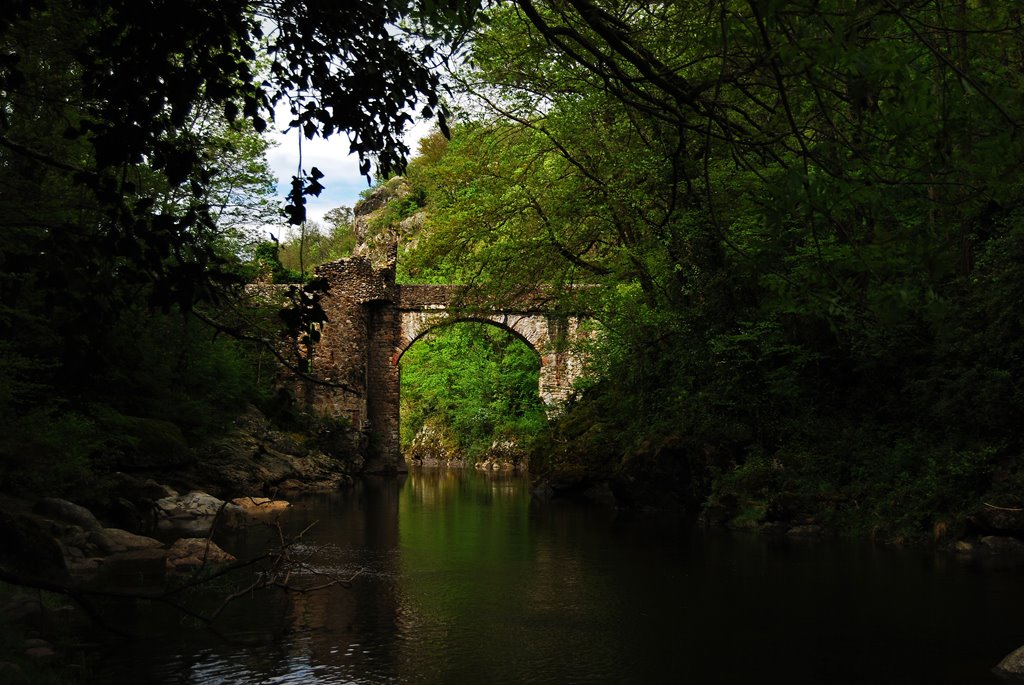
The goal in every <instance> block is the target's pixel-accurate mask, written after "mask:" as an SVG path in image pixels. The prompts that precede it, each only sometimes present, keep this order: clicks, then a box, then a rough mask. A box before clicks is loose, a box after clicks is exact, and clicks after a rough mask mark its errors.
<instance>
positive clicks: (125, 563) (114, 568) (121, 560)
mask: <svg viewBox="0 0 1024 685" xmlns="http://www.w3.org/2000/svg"><path fill="white" fill-rule="evenodd" d="M166 564H167V550H164V549H157V548H151V549H136V550H131V551H128V552H117V553H115V554H111V555H110V556H109V557H107V558H106V559H103V560H102V563H101V564H100V566H99V572H98V573H97V574H96V577H95V578H94V579H93V585H95V586H98V587H111V588H119V589H123V588H148V587H157V586H160V585H162V584H163V581H164V577H165V576H166V574H167V567H166Z"/></svg>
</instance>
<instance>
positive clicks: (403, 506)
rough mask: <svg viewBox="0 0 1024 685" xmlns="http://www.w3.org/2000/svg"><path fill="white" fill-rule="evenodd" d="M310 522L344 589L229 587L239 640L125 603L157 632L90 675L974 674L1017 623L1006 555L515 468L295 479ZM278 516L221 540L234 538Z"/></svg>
mask: <svg viewBox="0 0 1024 685" xmlns="http://www.w3.org/2000/svg"><path fill="white" fill-rule="evenodd" d="M313 522H316V525H315V526H314V527H313V528H312V529H311V532H310V534H309V537H308V540H306V541H305V542H304V544H305V545H306V547H305V548H304V550H305V552H306V553H307V554H308V555H309V558H308V560H309V563H310V564H311V565H312V566H313V567H314V568H316V569H318V570H319V571H323V572H326V573H333V574H338V575H343V576H347V575H350V574H352V573H355V572H356V571H358V570H360V569H362V570H363V572H362V574H361V575H360V576H359V577H358V579H357V581H356V582H355V583H354V585H353V587H352V588H351V589H344V588H339V587H334V588H330V589H327V590H323V591H320V592H315V593H311V594H285V593H281V592H275V593H265V594H261V595H258V596H257V597H255V598H253V599H252V600H251V601H249V600H246V601H242V602H239V603H237V604H235V605H232V607H231V608H230V609H229V611H228V612H226V613H225V615H224V616H223V617H222V619H221V620H220V621H218V624H217V625H218V627H219V628H220V629H221V630H222V631H223V632H224V633H225V634H227V635H228V636H229V637H230V638H231V639H232V640H233V641H234V644H226V643H224V642H221V641H218V640H216V639H215V638H213V637H212V636H211V635H210V634H209V633H207V632H205V631H201V630H199V629H198V628H197V627H196V626H194V625H190V624H188V623H187V622H184V623H183V622H182V620H181V617H180V616H178V615H174V614H173V613H171V612H167V611H163V610H161V609H159V607H141V608H140V607H135V608H134V609H132V610H125V612H124V614H123V616H122V617H121V620H122V621H123V624H122V625H124V626H129V627H131V628H132V630H133V631H134V632H138V633H140V634H145V635H150V636H153V637H150V638H149V639H145V640H141V641H139V643H138V644H137V645H133V647H132V651H131V653H130V654H128V653H126V652H125V650H124V649H123V648H120V646H117V647H115V648H113V649H108V652H107V657H108V660H107V661H106V662H105V665H104V666H103V667H102V668H100V669H99V671H98V673H97V680H96V681H97V682H119V683H120V682H132V683H145V682H166V683H387V682H400V683H521V682H531V683H533V682H550V683H555V682H557V683H563V682H579V683H583V682H636V683H660V682H672V683H744V682H760V681H764V680H768V679H771V680H781V681H783V682H788V683H822V682H827V683H865V682H872V683H876V682H881V683H885V682H893V683H895V682H900V683H906V682H910V683H916V682H928V683H931V682H937V683H943V682H944V683H983V682H989V681H994V679H993V678H992V676H991V674H990V673H989V671H988V669H989V668H990V667H991V666H992V664H994V663H995V662H996V661H998V659H999V658H1000V657H1001V656H1002V655H1003V654H1005V653H1006V652H1008V651H1010V650H1011V649H1013V648H1014V647H1016V646H1018V643H1020V642H1024V634H1022V633H1020V632H1019V626H1018V623H1017V615H1018V611H1017V607H1019V606H1021V604H1022V602H1024V588H1022V584H1021V583H1020V582H1019V578H1018V577H1017V576H1016V575H1015V574H1014V573H1013V572H999V571H992V570H986V571H984V572H976V570H975V569H973V568H972V567H971V566H967V565H964V564H962V563H959V562H956V561H955V560H952V559H951V558H946V559H944V560H943V561H942V563H936V559H935V557H934V556H933V555H929V554H918V553H910V552H896V551H893V550H880V549H877V548H873V547H870V546H863V545H852V544H845V543H838V542H837V543H823V544H802V543H796V542H793V541H787V540H784V539H772V538H764V537H743V536H731V535H728V534H704V533H701V532H699V531H694V530H693V529H692V527H691V526H690V525H689V524H688V522H686V521H681V520H679V519H675V518H661V517H657V516H650V515H630V514H628V513H622V512H619V513H616V512H613V511H609V510H605V509H600V508H594V507H584V506H579V505H575V504H567V503H560V502H552V503H546V504H543V505H535V504H531V501H530V497H529V488H528V483H527V482H526V481H525V480H523V479H522V478H520V477H517V476H490V475H487V474H478V473H474V472H460V471H444V470H422V471H414V472H412V473H410V474H409V476H408V477H407V478H406V479H405V480H404V481H403V480H397V481H396V480H385V479H378V480H367V481H364V482H363V483H361V484H359V485H357V486H356V487H354V488H352V489H350V490H346V491H344V492H340V493H332V494H329V495H317V496H310V497H307V498H305V499H303V500H302V501H300V502H299V503H298V505H297V506H296V507H295V508H294V510H293V512H292V514H291V515H290V520H289V521H288V529H289V530H290V531H297V530H301V529H303V528H305V527H306V526H308V525H309V524H311V523H313ZM271 534H273V532H272V531H268V530H266V529H250V530H249V531H247V532H245V533H242V534H238V535H235V536H234V537H230V538H225V539H223V540H221V543H222V544H223V546H225V547H226V548H229V549H231V550H232V551H234V552H235V553H236V554H238V555H239V556H242V557H244V556H245V555H247V554H248V555H252V554H257V553H259V552H261V551H262V549H264V547H265V545H266V544H267V540H268V536H270V535H271ZM299 580H303V579H301V578H300V579H299ZM310 580H312V578H310ZM223 592H224V588H221V589H219V590H217V591H215V592H213V593H212V594H211V599H210V601H215V600H217V599H218V598H219V597H221V596H223ZM238 642H242V643H244V645H243V646H239V645H238V644H237V643H238Z"/></svg>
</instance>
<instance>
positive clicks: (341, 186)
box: [267, 107, 435, 239]
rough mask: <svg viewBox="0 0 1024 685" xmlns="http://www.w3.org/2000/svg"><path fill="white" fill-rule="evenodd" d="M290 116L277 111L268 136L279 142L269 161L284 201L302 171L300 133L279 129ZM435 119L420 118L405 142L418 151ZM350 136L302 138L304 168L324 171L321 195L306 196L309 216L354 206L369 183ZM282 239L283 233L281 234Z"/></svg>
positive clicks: (318, 218)
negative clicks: (350, 144) (300, 169)
mask: <svg viewBox="0 0 1024 685" xmlns="http://www.w3.org/2000/svg"><path fill="white" fill-rule="evenodd" d="M290 119H291V115H290V113H289V112H288V110H287V107H284V108H282V109H281V111H279V112H278V113H277V126H278V128H275V129H274V130H273V131H272V132H270V133H269V136H268V137H269V138H270V140H272V141H273V142H274V143H276V145H275V146H274V147H272V148H271V149H270V150H268V151H267V162H268V163H269V164H270V170H271V172H272V173H273V174H274V175H275V176H276V177H277V192H278V195H279V196H280V198H281V199H282V201H283V200H284V198H285V197H286V196H287V195H288V191H289V190H290V189H291V180H292V176H295V175H296V174H297V173H298V170H299V135H300V134H299V132H298V131H297V130H290V131H286V132H284V133H282V132H281V131H280V128H281V126H282V125H283V123H284V122H287V121H289V120H290ZM434 125H435V124H434V122H433V121H417V122H416V124H415V125H413V126H412V128H410V129H409V130H408V131H406V133H405V137H404V140H405V144H406V145H408V146H409V149H410V150H412V154H414V155H415V154H416V150H417V143H418V142H419V140H420V139H421V138H423V137H424V136H426V135H427V134H429V133H430V132H431V130H433V128H434ZM348 145H349V143H348V137H347V136H346V135H345V134H344V133H336V134H335V135H333V136H331V137H330V139H328V140H324V139H323V138H319V137H318V138H314V139H313V140H309V139H307V138H305V137H303V139H302V168H303V169H305V171H306V172H307V173H308V172H309V170H310V169H312V168H313V167H316V168H317V169H319V170H320V171H321V172H323V174H324V178H322V179H320V183H322V184H323V186H324V190H323V192H321V193H320V196H319V197H307V198H306V217H307V219H310V220H313V221H317V222H322V221H323V218H324V214H325V213H327V211H328V210H331V209H334V208H335V207H341V206H342V205H345V206H348V207H355V204H356V202H358V201H359V194H360V193H361V192H362V191H364V190H366V189H367V188H368V187H369V186H368V184H367V181H366V177H365V176H362V175H361V174H360V173H359V157H358V156H357V155H355V154H350V153H349V151H348ZM278 238H279V239H283V236H280V235H279V236H278Z"/></svg>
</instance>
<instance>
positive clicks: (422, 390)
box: [401, 323, 546, 461]
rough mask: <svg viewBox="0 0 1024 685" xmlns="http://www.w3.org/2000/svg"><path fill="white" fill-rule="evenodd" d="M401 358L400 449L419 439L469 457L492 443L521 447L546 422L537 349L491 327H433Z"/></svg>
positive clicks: (476, 456) (483, 452)
mask: <svg viewBox="0 0 1024 685" xmlns="http://www.w3.org/2000/svg"><path fill="white" fill-rule="evenodd" d="M401 364H402V404H401V412H402V426H401V442H402V449H403V451H405V452H408V451H409V450H410V448H411V447H412V446H413V443H414V442H415V441H417V439H419V440H420V441H424V440H426V441H427V442H429V443H431V444H432V445H437V446H438V447H442V448H444V449H445V450H447V451H448V452H450V454H451V456H452V457H456V458H466V459H467V460H469V461H474V460H477V459H480V458H481V457H484V456H486V455H487V454H488V452H489V451H490V450H491V449H492V447H495V446H497V447H499V448H505V451H507V449H508V447H510V446H520V447H522V446H525V445H526V444H528V442H529V440H530V439H531V438H533V437H534V436H535V435H536V434H537V433H539V432H540V430H541V428H542V427H543V426H544V423H545V421H546V417H545V413H544V406H543V404H542V403H541V401H540V397H539V396H538V394H537V371H538V359H537V354H536V353H535V352H534V351H533V350H531V349H530V348H529V347H528V346H527V345H526V343H524V342H522V341H520V340H518V339H517V338H515V337H514V336H513V335H512V334H510V333H508V332H506V331H503V330H501V329H499V328H497V327H495V326H490V325H486V324H473V323H461V324H455V325H453V326H450V327H444V328H441V329H437V330H435V331H433V332H431V333H430V334H428V335H427V336H426V337H425V338H424V339H422V340H420V341H417V342H416V343H415V344H413V346H412V347H410V348H409V350H407V351H406V353H405V354H404V355H403V356H402V361H401ZM438 451H443V450H438Z"/></svg>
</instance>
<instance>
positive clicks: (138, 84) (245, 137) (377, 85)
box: [0, 0, 472, 490]
mask: <svg viewBox="0 0 1024 685" xmlns="http://www.w3.org/2000/svg"><path fill="white" fill-rule="evenodd" d="M471 14H472V12H471V11H470V10H468V9H466V10H463V9H462V4H461V3H448V2H442V3H430V6H429V7H426V8H424V7H421V6H420V5H419V3H410V2H404V1H402V0H396V1H394V2H372V3H371V2H355V3H349V5H347V6H346V9H345V11H344V12H339V11H337V6H336V4H335V3H329V2H318V1H316V0H306V1H293V0H280V1H278V0H271V1H269V2H263V1H257V2H251V1H249V0H238V1H231V2H221V3H209V2H193V1H191V0H186V1H184V2H183V1H181V0H177V1H175V2H167V1H165V0H131V1H130V2H128V1H122V0H86V1H84V2H78V1H75V2H72V1H70V0H14V1H12V2H8V3H6V4H5V5H4V12H3V15H2V16H0V222H2V225H3V230H2V231H0V264H2V270H0V422H2V424H3V425H2V426H0V428H2V435H0V487H2V488H4V489H8V490H10V489H16V488H21V487H24V486H26V485H31V486H33V487H38V488H40V489H50V490H60V489H61V488H62V487H65V486H67V485H69V484H70V483H71V482H73V481H74V480H75V479H76V478H78V477H80V476H82V475H84V474H87V473H88V472H89V471H90V469H94V470H99V471H102V470H104V469H106V468H116V467H122V466H124V465H125V464H127V463H129V462H130V461H131V460H132V459H134V458H135V457H136V456H138V457H139V458H142V457H143V456H144V455H143V454H142V453H145V452H150V453H151V454H163V456H165V457H166V458H167V461H168V463H169V462H170V461H173V460H175V459H179V458H181V455H180V453H181V452H183V451H184V450H185V447H186V444H187V443H188V442H189V440H190V439H195V438H196V437H197V436H199V435H200V434H202V433H203V432H204V431H206V430H209V429H210V428H212V427H213V426H214V425H216V424H217V422H218V421H222V420H223V419H224V417H225V416H227V415H230V412H232V411H237V410H238V409H239V407H240V406H241V405H242V404H244V402H246V401H251V400H254V399H258V398H259V396H260V393H259V392H258V391H257V390H256V389H255V386H257V385H259V384H260V382H263V381H266V379H268V378H270V376H271V374H269V373H267V372H266V370H265V366H264V365H265V364H266V363H267V362H268V361H269V359H270V358H271V357H272V356H273V353H275V352H276V351H277V347H276V346H275V344H274V343H275V342H276V338H277V335H278V332H279V331H280V330H281V329H282V328H286V329H289V330H291V331H293V332H295V331H300V330H301V331H310V330H312V329H311V326H310V324H311V323H312V322H314V321H316V320H318V319H322V315H323V313H322V310H320V308H319V306H318V305H317V301H316V295H317V294H318V292H319V286H318V285H316V284H308V285H304V286H298V287H295V288H293V289H292V290H291V291H290V292H291V295H292V299H293V303H292V306H291V307H290V308H289V309H287V310H286V311H285V312H284V315H283V317H282V318H276V319H275V317H274V316H273V315H269V316H262V315H261V314H260V312H259V311H258V309H255V308H252V307H250V304H251V303H250V302H248V301H247V295H246V291H245V290H244V288H243V286H244V285H245V282H246V281H247V280H248V279H250V278H251V277H252V276H253V275H254V272H256V271H259V269H260V268H261V266H260V264H261V262H262V263H264V265H268V266H269V268H270V269H271V270H273V269H274V268H275V266H281V265H280V260H279V256H278V254H277V251H276V249H274V250H272V251H269V252H268V251H267V249H266V247H265V246H263V247H261V246H260V245H258V244H257V241H255V240H254V238H255V236H256V234H255V233H254V232H253V231H252V229H253V228H254V227H257V226H264V225H267V224H279V225H283V224H284V223H285V221H287V222H289V223H291V224H295V225H301V224H303V222H304V220H305V209H304V205H305V198H306V197H308V196H309V195H314V194H317V193H318V192H319V191H320V190H321V189H322V188H323V184H322V181H323V175H322V174H321V173H320V172H319V171H318V170H317V169H315V168H312V169H309V170H308V173H307V171H305V170H304V171H302V172H300V173H299V175H298V176H297V177H296V178H294V179H293V182H292V192H291V193H290V195H289V197H288V204H287V206H285V207H284V208H283V211H282V208H280V207H279V206H278V205H279V202H278V200H277V199H276V198H274V197H273V192H274V188H275V186H276V179H273V178H271V177H270V175H269V172H268V170H267V166H266V161H265V158H264V152H265V150H266V145H267V144H266V142H265V141H264V140H263V139H262V138H261V137H260V135H259V133H261V132H262V131H263V130H265V129H266V128H267V127H268V126H269V125H270V123H271V122H273V117H274V111H275V106H276V105H279V106H280V108H283V109H284V110H285V111H288V112H289V120H288V121H286V122H276V124H277V125H286V126H289V127H293V128H295V127H298V128H300V129H301V130H302V133H303V134H304V135H305V136H307V137H313V136H316V135H321V136H328V135H332V134H342V133H344V134H345V135H347V136H348V139H349V141H350V148H351V150H352V151H353V152H355V153H358V155H359V156H360V159H361V161H362V168H363V170H364V172H365V173H368V172H369V171H370V169H371V167H372V166H374V165H375V166H376V168H377V169H379V170H380V171H382V172H387V171H389V170H390V169H393V168H396V167H399V166H400V165H401V163H402V161H403V158H404V155H405V153H406V152H407V150H406V149H405V147H404V145H403V143H402V131H403V128H404V126H405V124H407V123H409V122H410V121H411V116H412V113H411V111H412V110H413V108H415V109H416V110H418V111H419V112H420V113H421V114H425V115H430V114H433V113H434V110H437V115H440V114H441V110H440V109H439V108H438V102H437V94H436V90H437V88H436V86H437V76H436V74H434V73H432V72H431V71H430V69H429V63H430V61H431V59H432V57H431V56H432V55H433V53H434V49H435V48H434V47H433V45H434V44H433V43H431V42H428V41H424V40H413V39H411V38H410V36H409V35H408V34H407V33H404V32H401V31H396V30H395V27H396V26H397V25H398V24H399V23H401V22H402V21H407V22H409V24H408V25H409V26H410V27H416V26H425V24H424V23H423V22H424V21H425V20H428V19H429V20H430V23H431V27H432V31H433V35H435V36H440V37H441V38H444V36H446V35H450V34H451V32H452V31H453V30H454V28H455V27H457V26H459V25H461V24H463V23H465V21H467V20H468V18H469V17H470V16H471ZM280 108H279V109H280ZM424 108H426V109H424ZM275 232H276V233H278V234H280V233H281V231H280V230H276V231H275ZM246 262H252V263H248V264H247V263H246ZM282 269H283V266H282ZM300 271H301V269H300ZM285 275H287V274H285ZM301 276H302V274H300V279H299V280H302V279H301ZM253 326H257V329H256V330H254V328H253ZM222 332H229V333H232V334H234V335H240V336H242V337H243V338H245V339H254V338H255V339H258V340H259V341H260V342H261V343H262V347H259V348H253V349H249V348H243V347H241V346H240V345H239V344H238V343H236V342H232V341H230V340H226V339H225V337H224V336H222V335H220V334H221V333H222ZM261 355H262V357H266V359H262V358H261ZM108 437H109V438H110V440H113V441H114V442H115V443H117V444H115V445H111V444H107V442H106V441H107V438H108ZM139 445H143V446H142V447H140V446H139ZM155 445H164V447H163V448H159V449H158V448H156V447H154V446H155ZM105 460H106V461H105ZM157 461H159V460H157ZM107 462H109V463H107ZM65 472H66V473H65Z"/></svg>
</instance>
